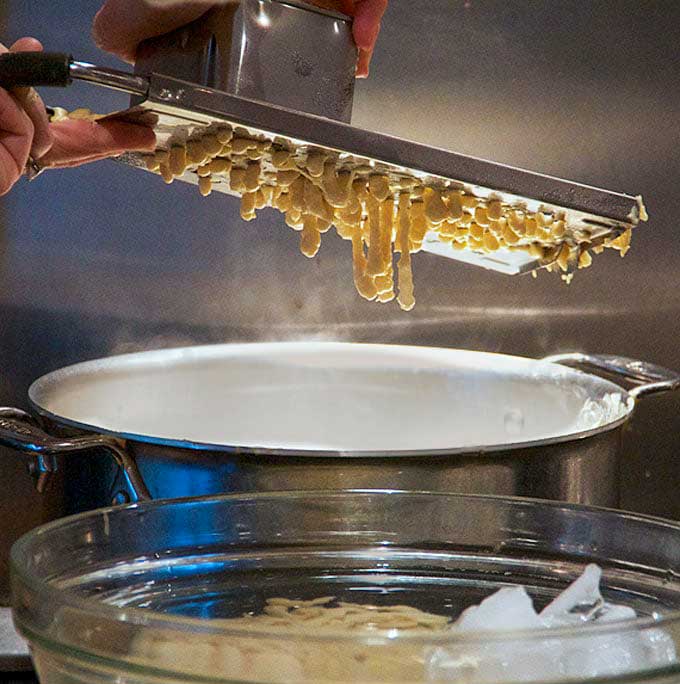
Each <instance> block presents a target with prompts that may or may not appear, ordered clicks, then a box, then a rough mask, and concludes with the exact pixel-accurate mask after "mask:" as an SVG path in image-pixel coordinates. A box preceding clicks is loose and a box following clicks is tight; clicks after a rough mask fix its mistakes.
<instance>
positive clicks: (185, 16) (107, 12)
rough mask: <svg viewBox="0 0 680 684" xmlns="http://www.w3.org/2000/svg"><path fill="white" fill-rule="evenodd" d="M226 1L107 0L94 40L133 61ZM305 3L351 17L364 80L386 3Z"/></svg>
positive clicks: (371, 0)
mask: <svg viewBox="0 0 680 684" xmlns="http://www.w3.org/2000/svg"><path fill="white" fill-rule="evenodd" d="M229 1H233V0H106V2H105V3H104V5H103V7H102V8H101V9H100V10H99V12H98V13H97V16H96V17H95V19H94V25H93V35H94V39H95V42H96V43H97V45H98V46H99V47H100V48H102V49H103V50H107V51H108V52H111V53H113V54H114V55H117V56H118V57H121V58H122V59H124V60H125V61H127V62H134V59H135V53H136V51H137V46H138V45H139V43H141V42H142V41H143V40H146V39H147V38H154V37H156V36H160V35H163V34H164V33H169V32H170V31H173V30H174V29H176V28H179V27H180V26H184V25H185V24H188V23H190V22H192V21H194V20H196V19H198V18H199V17H200V16H202V15H203V14H205V13H206V12H207V11H208V10H209V9H210V8H211V7H214V6H215V5H217V4H219V3H220V2H229ZM308 1H310V2H312V3H313V4H316V5H318V6H320V7H325V8H326V9H335V10H338V11H341V12H344V13H346V14H350V15H352V16H353V17H354V24H353V34H354V41H355V42H356V44H357V48H358V49H359V60H358V63H357V77H358V78H366V77H367V76H368V68H369V64H370V61H371V56H372V54H373V49H374V47H375V43H376V40H377V39H378V34H379V33H380V22H381V20H382V16H383V14H384V12H385V9H386V8H387V2H388V0H308Z"/></svg>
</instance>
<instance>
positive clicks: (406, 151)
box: [111, 74, 640, 231]
mask: <svg viewBox="0 0 680 684" xmlns="http://www.w3.org/2000/svg"><path fill="white" fill-rule="evenodd" d="M111 117H112V118H120V119H124V120H128V121H142V122H149V123H154V128H155V129H156V131H157V134H158V137H159V144H160V145H161V146H164V145H167V144H168V141H170V140H172V136H173V135H174V136H178V139H183V138H184V137H186V135H188V133H190V132H191V131H192V130H193V128H194V127H195V126H197V125H198V126H205V125H208V124H210V123H215V122H228V123H231V124H233V125H238V126H242V127H244V128H246V129H249V130H251V131H252V132H253V133H255V134H263V135H265V136H267V137H270V138H272V139H276V138H283V139H284V140H290V141H293V142H294V143H296V144H297V145H308V144H311V145H313V146H315V147H318V148H322V149H327V150H330V151H332V152H336V153H344V154H349V155H352V156H353V157H356V158H357V159H358V160H363V161H365V162H371V161H374V162H379V163H380V164H381V165H384V166H385V167H386V168H387V170H390V171H394V172H396V173H403V172H404V171H409V172H411V173H413V174H415V175H417V176H419V177H421V178H422V179H423V180H425V181H430V182H434V181H435V180H440V181H441V180H450V181H453V182H454V183H455V184H459V185H463V186H464V187H468V188H470V189H471V191H473V192H474V193H475V194H478V195H480V196H483V197H486V196H488V195H489V194H490V193H492V192H498V193H500V194H501V196H502V197H503V199H504V200H505V201H507V202H508V203H511V204H518V205H520V204H521V205H524V206H526V207H527V208H528V209H529V210H532V211H536V210H538V208H539V207H544V208H545V210H546V211H560V210H567V216H568V219H569V223H570V224H572V225H579V224H581V225H584V226H589V227H593V228H598V227H601V228H602V229H603V231H608V230H610V229H619V230H620V229H622V228H623V227H624V226H628V225H637V223H638V221H639V219H640V207H639V199H638V198H636V197H633V196H630V195H624V194H621V193H615V192H611V191H608V190H601V189H599V188H594V187H590V186H586V185H582V184H579V183H573V182H571V181H566V180H561V179H558V178H554V177H550V176H545V175H543V174H537V173H533V172H531V171H526V170H524V169H518V168H513V167H510V166H505V165H503V164H497V163H494V162H490V161H486V160H483V159H478V158H475V157H470V156H467V155H462V154H457V153H455V152H449V151H447V150H444V149H438V148H435V147H428V146H425V145H420V144H417V143H414V142H410V141H407V140H404V139H401V138H395V137H391V136H387V135H383V134H381V133H376V132H374V131H368V130H363V129H361V128H358V127H356V126H349V125H347V124H343V123H341V122H337V121H331V120H329V119H324V118H322V117H316V116H312V115H310V114H303V113H301V112H296V111H293V110H289V109H283V108H279V107H273V106H271V105H268V104H266V103H264V102H257V101H253V100H247V99H243V98H240V97H236V96H233V95H230V94H228V93H223V92H220V91H217V90H210V89H208V88H202V87H196V86H194V85H192V84H191V83H186V82H183V81H180V80H177V79H173V78H169V77H166V76H162V75H159V74H151V75H149V93H148V96H147V98H146V100H145V102H144V103H142V104H140V105H138V106H137V107H133V108H132V109H131V110H126V111H124V112H120V113H117V114H113V115H111ZM126 160H127V161H129V163H132V164H133V165H134V164H136V165H139V166H141V165H142V162H141V161H136V162H135V161H134V160H135V155H130V156H128V157H126ZM193 175H195V174H187V178H184V180H190V178H189V176H193ZM191 180H193V179H191ZM196 182H197V181H196ZM222 185H224V186H225V187H223V188H222V187H220V184H218V185H217V186H216V189H217V190H222V191H223V192H230V190H229V188H228V186H226V184H222Z"/></svg>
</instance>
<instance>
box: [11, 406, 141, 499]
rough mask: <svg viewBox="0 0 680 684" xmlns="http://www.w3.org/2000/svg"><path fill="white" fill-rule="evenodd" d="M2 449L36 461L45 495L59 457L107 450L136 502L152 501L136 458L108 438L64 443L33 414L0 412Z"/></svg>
mask: <svg viewBox="0 0 680 684" xmlns="http://www.w3.org/2000/svg"><path fill="white" fill-rule="evenodd" d="M0 446H5V447H9V448H10V449H16V450H17V451H22V452H24V453H28V454H30V455H31V456H32V457H33V460H32V462H31V463H30V464H29V472H31V474H32V475H33V476H34V477H35V480H36V484H35V486H36V489H37V490H38V491H39V492H40V493H42V492H44V491H45V489H46V487H47V484H48V483H49V480H50V478H51V476H52V473H54V472H55V471H56V469H57V464H56V460H55V458H54V457H55V456H61V455H63V454H69V453H73V452H79V451H88V450H90V449H106V451H108V452H109V453H110V454H111V456H112V457H113V460H114V461H115V462H116V463H117V464H118V466H119V467H120V468H121V470H122V471H123V473H124V475H125V479H126V482H127V485H128V487H129V490H130V494H131V498H132V500H133V501H146V500H149V499H151V495H150V494H149V490H148V489H147V487H146V484H145V483H144V480H143V478H142V475H141V473H140V472H139V469H138V468H137V464H136V463H135V460H134V458H132V456H130V454H128V453H127V451H126V450H125V447H124V445H123V443H122V442H119V441H118V440H116V439H114V438H113V437H105V436H104V435H88V436H86V437H75V438H72V439H62V438H60V437H53V436H52V435H49V434H47V433H46V432H45V431H44V430H43V429H42V428H41V427H40V426H39V425H38V423H37V421H36V420H35V418H34V417H33V416H31V415H30V414H28V413H26V412H25V411H22V410H20V409H16V408H0Z"/></svg>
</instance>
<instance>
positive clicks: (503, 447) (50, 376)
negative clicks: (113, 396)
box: [28, 341, 636, 460]
mask: <svg viewBox="0 0 680 684" xmlns="http://www.w3.org/2000/svg"><path fill="white" fill-rule="evenodd" d="M307 344H309V345H315V346H318V345H324V346H327V347H331V346H339V347H346V346H350V345H351V346H352V347H354V348H372V349H378V348H381V347H382V348H394V349H405V350H413V349H426V350H428V351H442V352H464V353H465V354H470V355H480V356H481V355H484V356H489V357H500V358H503V359H517V360H521V361H522V362H527V361H528V362H532V363H536V364H545V365H549V366H552V367H554V368H559V369H560V371H561V372H563V373H573V374H574V375H575V376H578V375H581V376H586V377H588V378H590V379H591V380H592V381H593V382H597V383H598V384H599V385H600V386H601V387H602V388H607V389H609V390H610V391H617V392H619V393H620V394H621V396H622V398H624V399H625V402H624V403H625V410H624V412H623V415H622V416H620V417H619V418H616V419H615V420H611V421H609V422H606V423H605V424H603V425H600V426H598V427H595V428H590V429H587V430H581V431H577V432H571V433H566V434H559V435H555V436H550V437H544V438H541V439H534V440H525V441H520V442H503V443H498V444H491V445H472V446H461V447H448V448H442V449H409V450H337V449H291V448H272V447H262V446H242V445H238V444H218V443H213V442H203V441H197V440H189V439H175V438H167V437H155V436H153V435H146V434H139V433H136V432H126V431H118V430H112V429H107V428H101V427H98V426H97V425H93V424H91V423H87V422H84V421H79V420H74V419H71V418H66V417H64V416H62V415H59V414H57V413H54V412H52V411H50V410H48V409H46V408H44V407H43V406H42V405H41V404H40V401H39V399H37V398H36V395H37V394H38V393H39V392H40V391H41V390H42V389H43V386H45V385H50V384H53V383H55V382H59V381H60V380H61V379H62V378H64V377H67V376H69V375H71V374H73V373H74V372H76V371H78V370H85V369H88V368H93V367H96V366H97V365H104V364H106V363H111V362H113V361H114V360H116V361H119V360H128V361H134V360H136V359H141V358H143V357H144V356H145V355H156V356H158V357H161V356H166V355H167V356H172V355H181V354H182V353H186V352H187V351H191V350H202V351H205V352H207V351H208V350H213V351H218V350H220V349H223V348H232V349H233V348H236V347H240V348H254V347H260V348H262V347H266V346H272V347H273V346H276V347H282V346H288V347H297V348H300V347H302V346H303V345H307ZM28 400H29V403H30V406H31V408H32V410H33V411H34V412H35V413H36V414H38V415H39V416H41V417H42V418H45V419H47V420H49V421H50V422H52V423H53V424H55V425H58V426H63V427H68V428H72V429H76V430H79V431H84V432H86V433H90V434H97V435H106V436H108V437H113V438H115V439H119V440H123V441H130V442H138V443H143V444H152V445H155V446H161V447H168V448H172V449H185V450H189V451H206V452H219V453H226V454H232V455H236V456H264V457H278V458H300V459H329V460H331V459H338V458H341V459H348V458H349V459H388V460H394V459H401V458H405V459H415V458H444V457H447V456H461V455H467V456H473V455H474V456H477V457H483V456H485V455H486V454H494V453H498V452H514V451H520V450H524V449H532V448H541V447H546V446H551V445H556V444H564V443H567V442H572V441H582V440H585V439H588V438H590V437H595V436H597V435H600V434H602V433H605V432H609V431H612V430H615V429H616V428H618V427H620V426H621V425H623V424H624V423H625V422H627V421H628V420H629V418H630V417H631V415H632V413H633V411H634V409H635V405H636V399H635V397H634V396H633V395H632V394H631V393H630V392H629V391H628V390H626V389H625V388H624V387H621V386H620V385H618V384H616V383H614V382H612V381H610V380H606V379H604V378H602V377H600V376H599V375H596V374H593V373H587V372H585V371H582V370H578V369H575V368H568V367H565V366H562V365H560V364H558V363H554V362H552V361H544V360H541V359H534V358H532V357H522V356H516V355H511V354H500V353H497V352H484V351H477V350H467V349H453V348H448V347H422V346H418V345H399V344H372V343H354V342H351V343H348V342H337V341H323V342H319V341H286V342H246V343H226V344H210V345H196V346H190V347H179V348H169V349H162V350H149V351H142V352H133V353H128V354H118V355H114V356H109V357H103V358H99V359H93V360H90V361H84V362H80V363H76V364H72V365H69V366H65V367H63V368H60V369H58V370H55V371H52V372H50V373H47V374H45V375H43V376H41V377H40V378H38V379H37V380H35V381H34V382H33V383H32V384H31V385H30V387H29V389H28Z"/></svg>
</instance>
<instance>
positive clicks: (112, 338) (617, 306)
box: [0, 0, 680, 595]
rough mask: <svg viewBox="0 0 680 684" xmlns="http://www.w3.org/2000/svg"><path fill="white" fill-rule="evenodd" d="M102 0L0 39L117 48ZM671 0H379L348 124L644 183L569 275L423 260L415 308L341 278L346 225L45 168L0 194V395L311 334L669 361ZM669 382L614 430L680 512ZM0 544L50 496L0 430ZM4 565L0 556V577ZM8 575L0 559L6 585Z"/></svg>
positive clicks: (630, 500)
mask: <svg viewBox="0 0 680 684" xmlns="http://www.w3.org/2000/svg"><path fill="white" fill-rule="evenodd" d="M98 6H99V2H98V0H70V1H69V2H45V0H21V1H19V0H11V1H10V2H5V3H3V9H2V10H0V11H2V12H4V14H5V29H4V30H3V32H2V35H3V40H4V42H5V43H11V42H12V41H13V40H15V39H17V38H19V37H20V36H23V35H26V34H30V35H34V36H36V37H38V38H40V39H41V40H43V42H44V43H45V46H46V48H48V49H53V50H66V51H71V52H72V53H73V54H74V55H75V56H76V58H78V59H81V60H85V61H87V60H90V61H94V62H97V63H101V64H108V65H111V66H119V67H120V64H119V63H118V62H117V61H116V60H115V59H113V58H111V57H109V56H107V55H104V54H102V53H101V52H99V51H98V50H97V49H96V48H95V47H94V45H93V44H92V41H91V39H90V33H89V32H90V22H91V18H92V16H93V15H94V13H95V11H96V10H97V8H98ZM678 36H680V3H677V2H675V1H674V0H667V1H666V2H653V1H645V2H639V1H638V0H609V1H608V2H588V1H584V0H569V1H566V2H565V1H560V2H550V3H544V2H538V1H529V0H487V1H483V0H469V1H468V2H463V1H462V0H418V2H408V1H407V0H391V5H390V9H389V11H388V13H387V15H386V17H385V21H384V30H383V33H382V35H381V40H380V43H379V47H378V49H377V52H376V55H375V61H374V65H373V74H372V77H371V79H369V80H368V81H366V82H361V83H359V84H358V87H357V92H356V97H355V108H354V114H355V115H354V121H353V122H354V123H355V124H356V125H358V126H362V127H366V128H371V129H375V130H380V131H383V132H387V133H392V134H396V135H399V136H402V137H408V138H411V139H414V140H418V141H420V142H424V143H429V144H432V145H437V146H441V147H446V148H450V149H453V150H456V151H460V152H465V153H470V154H474V155H477V156H482V157H487V158H491V159H494V160H497V161H501V162H506V163H509V164H512V165H516V166H523V167H527V168H530V169H532V170H536V171H540V172H544V173H548V174H553V175H557V176H562V177H566V178H570V179H573V180H577V181H581V182H584V183H589V184H593V185H597V186H601V187H606V188H608V189H611V190H617V191H621V192H627V193H630V194H638V193H640V194H642V195H643V196H644V197H645V200H646V204H647V207H648V209H649V213H650V216H651V220H650V222H649V223H648V224H645V225H642V226H641V227H640V228H639V229H638V230H637V231H636V232H635V235H634V240H633V248H632V250H631V252H630V253H629V255H628V256H627V257H626V259H625V260H623V261H622V260H621V259H620V258H619V256H618V255H617V254H616V253H614V252H611V253H608V254H605V255H602V256H600V257H599V258H596V260H595V263H594V265H593V268H591V269H589V270H588V271H585V272H579V273H578V274H577V277H576V278H575V280H574V282H573V283H572V285H571V286H565V285H564V284H563V283H562V282H561V281H560V280H559V279H558V278H557V277H550V276H549V275H548V274H544V275H543V276H542V277H540V278H539V279H538V280H533V279H531V278H509V277H507V276H503V275H498V274H493V273H489V272H486V271H482V270H476V269H474V268H473V267H470V266H466V265H462V264H457V263H455V262H449V261H447V260H444V259H442V258H439V257H435V256H430V255H426V254H422V255H418V256H417V257H415V266H414V267H415V277H416V296H417V299H418V303H417V305H416V308H415V310H414V311H412V312H410V313H403V312H401V311H400V310H399V309H398V308H397V306H396V304H394V303H393V304H390V305H387V306H380V305H377V304H370V303H366V302H364V301H363V300H361V299H360V298H359V297H358V296H357V295H356V294H355V292H354V288H353V285H352V276H351V263H350V250H349V245H348V243H346V242H343V241H341V240H340V239H339V238H337V237H334V236H332V235H331V234H330V233H329V234H328V235H327V236H325V240H324V242H323V245H322V249H321V252H320V254H319V256H318V257H317V258H316V259H314V260H312V261H309V260H307V259H306V258H305V257H303V256H302V255H301V254H300V253H299V251H298V245H297V236H296V235H295V234H294V233H292V232H291V231H290V230H288V229H287V228H286V227H285V226H284V225H283V223H282V221H281V220H280V218H279V217H278V215H275V214H273V213H267V212H265V213H264V214H263V216H262V218H261V219H260V220H258V221H257V222H254V223H248V224H246V223H243V222H241V221H240V219H239V218H238V216H237V203H236V200H233V199H231V198H228V197H225V196H223V195H219V196H213V197H210V198H207V199H204V198H202V197H200V196H199V195H198V193H197V191H196V188H194V187H193V186H183V185H178V184H175V185H173V186H172V188H167V187H166V186H165V185H163V183H162V182H161V181H160V179H158V178H154V177H152V176H151V175H145V174H142V173H141V172H138V171H135V170H132V169H129V168H126V167H121V166H118V165H116V164H114V163H112V162H102V163H98V164H96V165H93V166H90V167H87V168H81V169H75V170H70V171H64V172H48V173H46V174H45V175H43V176H41V177H40V179H38V181H36V182H35V183H33V184H31V185H30V186H29V185H28V184H26V183H21V184H20V185H19V186H18V187H16V188H15V190H14V191H13V192H12V193H11V195H9V196H8V197H7V198H4V199H3V200H1V201H0V202H1V204H0V208H1V209H2V213H3V215H4V226H3V227H2V229H1V230H0V403H5V404H12V405H25V396H26V390H27V387H28V385H29V383H30V382H31V381H32V380H33V379H35V378H36V377H38V376H39V375H41V374H43V373H45V372H47V371H49V370H52V369H55V368H57V367H60V366H63V365H65V364H68V363H71V362H75V361H80V360H83V359H87V358H93V357H97V356H102V355H106V354H112V353H118V352H123V351H129V350H137V349H144V348H157V347H162V346H176V345H182V344H189V343H206V342H223V341H231V340H260V339H303V338H323V339H341V340H361V341H376V342H407V343H419V344H428V345H429V344H432V345H446V346H455V347H465V348H470V349H481V350H488V351H499V352H507V353H515V354H521V355H525V356H541V355H546V354H550V353H555V352H559V351H566V350H584V351H590V352H610V353H620V354H625V355H628V356H633V357H637V358H640V359H643V360H647V361H654V362H657V363H661V364H663V365H666V366H669V367H674V368H676V369H680V345H679V344H678V333H680V323H679V320H678V319H679V317H680V290H679V287H678V286H679V284H680V282H679V278H678V272H679V269H680V241H678V239H677V235H678V226H677V224H676V219H677V216H678V215H680V199H679V198H680V146H679V144H680V58H679V48H678ZM44 95H45V99H46V101H47V102H48V103H51V104H58V105H61V106H65V107H67V108H75V107H77V106H88V107H90V108H91V109H93V110H96V111H101V112H103V111H108V110H113V109H117V108H122V107H124V106H125V105H126V101H125V98H123V97H121V96H119V95H116V94H115V93H111V92H107V91H104V90H102V89H98V88H94V87H88V86H86V85H82V84H81V85H76V86H74V87H73V88H72V89H71V90H68V91H47V92H45V93H44ZM679 447H680V397H678V396H661V397H658V398H654V399H648V400H645V401H644V402H643V403H642V405H641V406H640V409H639V411H638V413H637V415H636V417H635V419H634V421H633V424H632V427H631V430H630V431H629V432H628V434H627V439H626V443H625V458H624V461H623V465H622V480H623V484H624V500H623V505H624V506H625V507H627V508H630V509H635V510H638V511H644V512H649V513H653V514H659V515H666V516H669V517H680V497H678V496H677V494H676V492H677V482H678V479H679V478H678V476H679V475H680V465H679V464H678V460H677V459H678V457H679V456H680V454H679V453H678V452H679V451H680V448H679ZM0 458H1V460H0V463H1V465H0V478H1V481H2V482H3V488H2V493H3V496H2V498H0V520H2V532H1V533H0V558H6V556H7V553H8V549H9V545H10V543H11V542H12V541H13V539H14V538H15V537H16V535H17V534H19V533H20V532H22V531H25V530H26V529H29V528H30V527H31V526H32V525H34V524H37V523H38V522H40V521H42V520H45V519H47V518H48V517H49V516H50V515H53V514H55V513H56V512H58V511H59V510H60V506H61V503H60V501H59V496H58V493H59V490H58V489H57V490H55V491H54V492H53V493H52V494H51V495H50V496H45V497H40V496H38V495H36V494H35V493H34V492H33V491H32V487H31V483H30V480H29V478H28V477H27V476H26V475H25V473H24V469H23V466H22V465H21V464H20V463H19V461H18V459H17V457H16V455H14V454H12V453H10V452H7V451H3V450H0ZM1 577H2V572H0V578H1ZM3 589H4V580H3V579H0V595H1V594H2V593H3Z"/></svg>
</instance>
